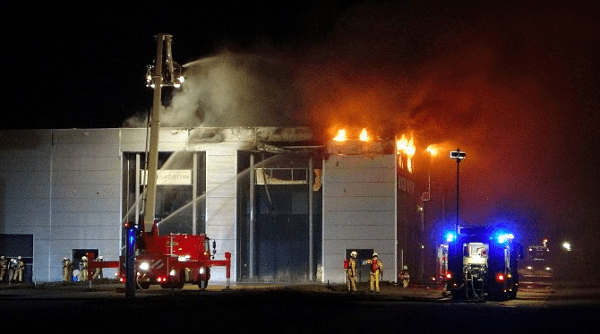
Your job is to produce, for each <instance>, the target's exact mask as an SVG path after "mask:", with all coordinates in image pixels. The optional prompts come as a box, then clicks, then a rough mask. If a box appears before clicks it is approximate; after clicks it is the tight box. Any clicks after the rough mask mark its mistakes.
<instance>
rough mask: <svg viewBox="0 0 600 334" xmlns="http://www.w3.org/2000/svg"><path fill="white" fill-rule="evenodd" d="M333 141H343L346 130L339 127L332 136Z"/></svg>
mask: <svg viewBox="0 0 600 334" xmlns="http://www.w3.org/2000/svg"><path fill="white" fill-rule="evenodd" d="M333 140H334V141H344V140H346V130H344V129H340V130H338V133H337V135H336V136H335V137H333Z"/></svg>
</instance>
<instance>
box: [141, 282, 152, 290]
mask: <svg viewBox="0 0 600 334" xmlns="http://www.w3.org/2000/svg"><path fill="white" fill-rule="evenodd" d="M139 287H140V288H141V289H144V290H146V289H148V288H150V283H148V282H144V283H140V284H139Z"/></svg>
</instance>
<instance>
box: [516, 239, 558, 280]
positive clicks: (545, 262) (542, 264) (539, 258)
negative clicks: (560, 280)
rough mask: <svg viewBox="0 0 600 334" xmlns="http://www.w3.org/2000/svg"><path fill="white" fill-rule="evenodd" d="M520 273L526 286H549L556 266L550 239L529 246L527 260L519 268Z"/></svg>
mask: <svg viewBox="0 0 600 334" xmlns="http://www.w3.org/2000/svg"><path fill="white" fill-rule="evenodd" d="M519 273H520V275H521V277H522V279H523V284H525V285H526V286H549V285H551V284H552V279H553V278H554V268H553V266H552V261H551V259H550V249H549V248H548V239H544V240H543V241H542V244H541V245H530V246H529V247H527V252H526V256H525V261H524V263H523V266H521V268H519Z"/></svg>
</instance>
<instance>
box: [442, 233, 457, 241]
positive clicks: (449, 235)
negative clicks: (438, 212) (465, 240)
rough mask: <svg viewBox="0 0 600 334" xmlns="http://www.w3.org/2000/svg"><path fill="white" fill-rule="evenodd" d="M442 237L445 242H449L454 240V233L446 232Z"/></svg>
mask: <svg viewBox="0 0 600 334" xmlns="http://www.w3.org/2000/svg"><path fill="white" fill-rule="evenodd" d="M444 239H446V242H447V243H451V242H452V241H454V240H456V233H454V232H448V233H446V235H445V237H444Z"/></svg>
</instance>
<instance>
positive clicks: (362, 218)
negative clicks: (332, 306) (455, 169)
mask: <svg viewBox="0 0 600 334" xmlns="http://www.w3.org/2000/svg"><path fill="white" fill-rule="evenodd" d="M147 135H148V134H147V130H146V129H139V128H121V129H67V130H2V131H0V203H1V207H0V208H1V211H0V237H1V238H2V246H0V255H4V256H7V257H16V256H22V257H24V258H25V260H26V263H27V270H26V275H27V279H28V280H31V281H39V282H51V281H58V280H61V279H62V270H61V261H62V259H63V258H64V257H67V258H72V259H73V260H75V262H76V263H77V261H78V260H79V259H80V257H81V256H82V255H83V254H85V253H86V252H88V251H91V252H94V253H96V255H101V256H103V258H104V259H105V260H109V261H114V260H118V259H119V256H120V255H121V254H122V251H123V245H124V243H123V235H122V234H123V231H122V226H123V224H124V222H126V221H137V222H138V223H139V220H140V219H141V218H140V217H143V214H142V213H143V199H144V193H143V188H144V184H145V173H144V167H145V158H146V154H145V152H146V139H147ZM353 145H356V142H354V143H352V142H348V143H345V144H343V145H340V144H335V143H331V142H330V143H327V144H320V143H316V142H315V141H314V138H313V135H312V133H311V131H310V130H309V129H307V128H301V127H296V128H275V127H255V128H194V129H178V128H162V129H161V130H160V143H159V152H160V155H159V168H160V172H159V173H158V187H157V199H156V202H157V205H156V207H157V208H156V217H157V219H158V220H159V221H160V223H159V231H160V233H161V234H162V233H206V234H207V235H208V236H209V237H210V238H212V239H214V240H215V241H216V243H217V253H216V256H215V258H217V259H219V258H224V252H226V251H228V252H231V253H232V270H231V273H232V279H233V280H234V281H263V282H279V281H285V282H290V281H322V282H337V283H342V282H344V280H345V277H344V271H343V267H342V265H343V260H344V258H345V257H346V256H347V254H348V253H349V251H351V250H354V249H356V250H359V252H360V254H361V256H362V257H365V258H366V257H370V256H371V255H372V252H373V251H375V252H378V253H379V256H380V258H381V260H382V261H383V263H384V264H385V265H386V271H385V274H384V275H385V276H384V279H385V280H387V281H396V277H397V272H398V270H399V269H401V268H399V266H400V265H401V264H402V263H403V261H407V260H406V259H405V258H402V256H403V254H407V252H406V251H405V250H404V249H405V248H409V246H410V245H408V243H409V242H410V240H403V239H402V238H404V239H407V238H405V235H408V234H406V233H408V232H406V233H405V234H403V233H404V232H402V231H403V230H401V229H399V226H400V225H399V220H401V219H400V218H403V219H404V220H406V219H409V218H407V217H408V216H409V214H405V213H403V212H404V211H403V210H404V209H402V208H404V207H405V206H407V204H406V203H405V202H406V201H412V199H410V198H409V199H405V198H408V197H410V196H408V197H407V195H406V194H408V192H407V191H406V189H404V190H402V189H400V190H402V191H403V192H402V191H400V192H399V185H400V183H399V181H398V180H399V177H398V175H400V174H398V172H397V171H398V159H397V154H396V153H395V152H394V150H393V148H392V149H389V147H387V146H386V147H383V146H385V144H382V143H379V144H376V145H380V146H381V147H374V146H372V145H371V146H370V147H368V148H361V149H359V150H358V151H356V147H354V148H353ZM382 145H383V146H382ZM404 179H405V178H404ZM403 182H404V184H405V181H403ZM400 193H402V195H400V196H399V194H400ZM415 193H416V191H415ZM413 197H414V196H413ZM411 205H412V204H411ZM399 208H400V209H399ZM413 218H414V217H413ZM404 220H403V221H404ZM407 224H408V223H407ZM404 256H405V255H404ZM221 269H223V270H221ZM114 273H115V272H114V271H113V270H109V269H105V277H110V275H112V274H114ZM212 276H213V279H214V280H215V281H221V280H224V279H225V271H224V268H214V271H213V272H212ZM366 277H368V275H367V274H366V273H365V277H364V278H363V280H365V279H366Z"/></svg>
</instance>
